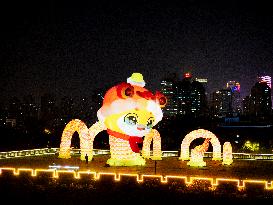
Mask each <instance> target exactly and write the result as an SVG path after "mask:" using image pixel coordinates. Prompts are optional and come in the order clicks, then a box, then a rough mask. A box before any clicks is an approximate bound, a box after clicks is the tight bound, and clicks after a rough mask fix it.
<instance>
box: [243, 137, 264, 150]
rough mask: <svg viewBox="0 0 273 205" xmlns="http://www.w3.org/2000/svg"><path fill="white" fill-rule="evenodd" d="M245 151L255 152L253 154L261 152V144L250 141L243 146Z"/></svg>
mask: <svg viewBox="0 0 273 205" xmlns="http://www.w3.org/2000/svg"><path fill="white" fill-rule="evenodd" d="M243 149H245V150H250V151H253V152H255V151H259V149H260V144H259V143H258V142H251V141H249V140H248V141H246V142H245V144H244V145H243Z"/></svg>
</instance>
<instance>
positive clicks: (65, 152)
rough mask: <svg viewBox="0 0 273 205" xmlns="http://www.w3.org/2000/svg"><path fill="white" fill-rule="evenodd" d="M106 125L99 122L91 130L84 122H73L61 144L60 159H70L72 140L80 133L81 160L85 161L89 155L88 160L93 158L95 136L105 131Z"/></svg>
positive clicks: (69, 124) (68, 125)
mask: <svg viewBox="0 0 273 205" xmlns="http://www.w3.org/2000/svg"><path fill="white" fill-rule="evenodd" d="M104 129H105V128H104V125H103V124H101V123H99V122H97V123H95V124H94V125H93V126H92V127H91V128H90V129H88V128H87V126H86V125H85V123H84V122H82V121H81V120H78V119H74V120H71V121H70V122H69V123H68V124H67V125H66V126H65V128H64V131H63V133H62V138H61V144H60V152H59V158H65V159H68V158H70V157H71V155H70V146H71V139H72V136H73V134H74V133H75V132H78V134H79V138H80V149H81V160H85V155H86V154H87V156H88V160H89V161H90V160H92V157H93V141H94V138H95V136H96V135H97V134H98V133H99V132H101V131H102V130H104Z"/></svg>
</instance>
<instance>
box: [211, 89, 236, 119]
mask: <svg viewBox="0 0 273 205" xmlns="http://www.w3.org/2000/svg"><path fill="white" fill-rule="evenodd" d="M212 113H213V116H214V117H227V116H230V115H231V113H232V91H231V89H230V88H226V89H221V90H217V91H215V92H213V93H212Z"/></svg>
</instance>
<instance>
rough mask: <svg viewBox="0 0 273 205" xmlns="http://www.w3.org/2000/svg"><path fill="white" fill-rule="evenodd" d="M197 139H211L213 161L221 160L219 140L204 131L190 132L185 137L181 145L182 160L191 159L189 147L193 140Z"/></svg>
mask: <svg viewBox="0 0 273 205" xmlns="http://www.w3.org/2000/svg"><path fill="white" fill-rule="evenodd" d="M197 138H205V139H210V142H211V144H212V147H213V158H212V160H221V144H220V142H219V140H218V138H217V137H216V136H215V135H214V134H213V133H212V132H210V131H208V130H204V129H198V130H194V131H192V132H190V133H189V134H187V135H186V136H185V138H184V139H183V141H182V143H181V153H180V157H179V159H180V160H189V159H190V156H189V154H190V151H189V147H190V144H191V142H192V141H193V140H195V139H197Z"/></svg>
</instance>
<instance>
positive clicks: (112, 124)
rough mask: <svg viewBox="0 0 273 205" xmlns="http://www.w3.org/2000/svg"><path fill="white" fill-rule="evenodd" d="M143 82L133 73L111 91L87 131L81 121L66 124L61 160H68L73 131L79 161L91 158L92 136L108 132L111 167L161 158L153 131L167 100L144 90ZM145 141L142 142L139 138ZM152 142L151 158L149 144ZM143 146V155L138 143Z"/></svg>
mask: <svg viewBox="0 0 273 205" xmlns="http://www.w3.org/2000/svg"><path fill="white" fill-rule="evenodd" d="M144 86H145V82H144V80H143V76H142V75H141V74H140V73H133V74H132V76H131V77H130V78H128V79H127V82H122V83H120V84H118V85H116V86H114V87H112V88H110V89H109V90H108V91H107V92H106V94H105V96H104V100H103V105H102V107H101V108H100V109H99V110H98V112H97V116H98V120H99V121H98V122H96V123H95V124H94V125H93V126H91V127H90V128H89V129H88V128H87V127H86V125H85V124H84V123H83V122H82V121H80V120H72V121H71V122H69V123H68V124H67V125H66V127H65V129H64V131H63V134H62V140H61V145H60V154H59V157H61V158H69V157H70V145H71V138H72V135H73V133H74V132H75V131H77V132H78V133H79V137H80V146H81V159H82V160H84V157H85V155H88V156H89V160H91V159H92V157H93V141H94V138H95V136H96V135H97V134H98V133H99V132H101V131H103V130H107V133H108V134H109V144H110V153H111V158H110V159H108V160H107V164H109V165H110V166H135V165H144V164H145V159H144V158H152V159H154V160H160V159H161V139H160V135H159V133H158V131H157V130H155V129H152V128H153V126H155V125H156V124H157V123H158V122H159V121H160V120H161V119H162V117H163V114H162V110H161V108H162V107H164V106H165V105H166V102H167V100H166V98H165V97H164V96H163V95H162V94H161V93H160V92H158V91H157V92H155V94H153V93H152V92H150V91H149V90H147V89H146V88H144ZM143 136H145V137H144V141H142V140H143V139H142V137H143ZM152 140H153V155H152V156H150V145H151V142H152ZM139 143H143V147H142V152H141V154H140V149H139V146H138V144H139Z"/></svg>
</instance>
